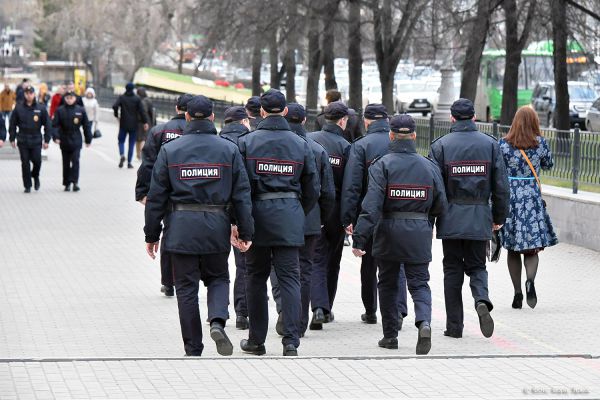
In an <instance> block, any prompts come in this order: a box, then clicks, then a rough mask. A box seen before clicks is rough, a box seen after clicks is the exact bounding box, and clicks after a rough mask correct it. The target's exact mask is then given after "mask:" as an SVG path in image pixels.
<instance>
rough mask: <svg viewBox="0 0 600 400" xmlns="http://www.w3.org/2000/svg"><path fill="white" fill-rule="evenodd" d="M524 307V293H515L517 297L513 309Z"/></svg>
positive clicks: (514, 298) (514, 299)
mask: <svg viewBox="0 0 600 400" xmlns="http://www.w3.org/2000/svg"><path fill="white" fill-rule="evenodd" d="M522 307H523V293H515V297H513V302H512V308H522Z"/></svg>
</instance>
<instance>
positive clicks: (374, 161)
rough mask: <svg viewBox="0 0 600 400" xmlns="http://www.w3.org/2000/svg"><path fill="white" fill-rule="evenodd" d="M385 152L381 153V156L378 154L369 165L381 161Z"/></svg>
mask: <svg viewBox="0 0 600 400" xmlns="http://www.w3.org/2000/svg"><path fill="white" fill-rule="evenodd" d="M384 155H385V154H383V155H381V156H377V157H375V158H374V159H373V160H371V163H370V164H369V167H370V166H371V165H373V164H375V163H376V162H377V161H379V160H380V159H381V157H383V156H384Z"/></svg>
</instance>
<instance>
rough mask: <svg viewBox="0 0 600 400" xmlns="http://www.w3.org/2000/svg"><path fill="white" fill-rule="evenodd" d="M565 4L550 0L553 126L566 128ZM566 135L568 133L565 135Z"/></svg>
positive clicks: (558, 0)
mask: <svg viewBox="0 0 600 400" xmlns="http://www.w3.org/2000/svg"><path fill="white" fill-rule="evenodd" d="M566 8H567V5H566V1H565V0H552V37H553V41H554V87H555V93H556V105H555V108H554V116H553V117H554V127H555V128H556V129H560V130H568V129H569V128H570V122H569V87H568V85H567V79H568V77H567V34H568V32H567V22H566V19H565V15H566V12H567V10H566ZM566 136H567V137H568V134H567V135H566Z"/></svg>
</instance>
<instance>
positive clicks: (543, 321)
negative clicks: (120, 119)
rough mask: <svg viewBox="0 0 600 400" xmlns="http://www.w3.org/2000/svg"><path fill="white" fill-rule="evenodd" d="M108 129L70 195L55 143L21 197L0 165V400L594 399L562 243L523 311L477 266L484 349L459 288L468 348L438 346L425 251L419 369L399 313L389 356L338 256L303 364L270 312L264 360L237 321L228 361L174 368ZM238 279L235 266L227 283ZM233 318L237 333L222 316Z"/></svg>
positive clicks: (439, 308)
mask: <svg viewBox="0 0 600 400" xmlns="http://www.w3.org/2000/svg"><path fill="white" fill-rule="evenodd" d="M111 118H112V117H111V116H110V114H109V113H106V112H104V113H103V114H102V121H101V122H103V123H101V126H100V127H101V129H102V131H103V134H104V136H103V137H102V138H100V139H98V140H95V141H94V143H93V145H92V147H91V148H89V149H85V148H84V149H83V150H82V156H81V160H82V162H81V178H80V186H81V192H79V193H73V192H70V193H65V192H63V186H62V185H61V180H62V179H61V159H60V151H59V149H58V146H57V145H55V144H52V145H51V147H50V149H49V150H48V152H47V154H48V160H47V161H45V162H44V163H43V165H42V172H41V183H42V187H41V190H40V191H39V192H33V193H31V194H24V193H23V188H22V183H21V176H20V163H19V161H18V160H17V159H7V158H2V159H0V178H1V179H0V201H1V204H2V212H1V222H0V226H1V228H0V243H1V244H2V250H1V251H0V399H2V400H4V399H13V398H22V399H29V398H60V399H62V398H230V397H245V398H301V397H327V398H346V397H351V398H364V397H367V396H368V397H372V398H402V397H413V398H434V397H435V398H445V399H447V398H475V399H482V398H526V399H533V398H543V399H563V398H582V399H583V398H600V317H599V312H598V304H600V253H596V252H593V251H590V250H586V249H584V248H580V247H576V246H571V245H567V244H560V245H558V246H556V247H553V248H549V249H547V250H546V251H544V252H543V253H541V255H540V268H539V273H538V279H537V280H536V287H537V292H538V299H539V300H538V305H537V307H536V309H535V310H531V309H529V308H528V307H527V306H526V305H525V306H524V308H523V309H522V310H513V309H512V308H511V302H512V296H513V289H512V284H511V282H510V277H509V274H508V269H507V267H506V259H505V254H503V257H502V259H501V260H500V262H498V263H497V264H493V263H492V264H489V265H488V271H489V282H490V297H491V299H492V301H493V302H494V306H495V308H494V310H493V312H492V315H493V317H494V320H495V323H496V329H495V332H494V336H493V337H492V338H491V339H485V338H484V337H483V336H482V335H481V333H480V331H479V325H478V321H477V315H476V313H475V311H474V309H473V304H472V298H471V295H470V290H469V286H468V279H467V281H466V284H465V286H464V292H463V296H464V301H465V305H466V307H465V308H466V309H465V329H464V337H463V339H452V338H447V337H444V336H443V331H444V327H445V311H444V295H443V274H442V263H441V260H442V250H441V242H440V241H437V240H436V241H434V248H433V257H434V261H433V262H432V263H431V265H430V271H431V288H432V293H433V321H432V328H433V337H432V349H431V352H430V354H429V355H428V356H419V357H416V356H415V355H414V354H415V344H416V339H417V329H416V328H415V327H414V318H413V315H414V313H413V312H412V310H410V307H411V306H412V303H410V301H409V303H410V304H409V310H410V311H409V316H408V317H407V318H406V319H405V323H404V328H403V330H402V331H401V332H400V334H399V349H398V350H385V349H380V348H378V347H377V341H378V340H379V339H380V338H381V337H382V330H381V324H380V323H379V324H377V325H366V324H363V323H361V322H360V314H361V313H362V312H364V310H363V309H362V303H361V300H360V261H359V259H357V258H355V257H354V256H352V254H351V252H350V249H349V248H348V247H346V248H345V250H344V256H343V265H342V268H341V273H340V283H339V290H338V297H337V298H336V304H335V306H334V313H335V322H333V323H331V324H326V325H325V326H324V330H323V331H307V334H306V337H305V338H304V339H302V341H301V346H300V348H299V349H298V351H299V354H300V357H298V358H297V359H283V357H281V351H282V347H281V342H280V338H279V337H278V336H277V334H276V333H275V329H274V327H275V318H276V313H275V308H274V304H271V311H272V313H271V325H270V334H269V336H268V338H267V342H266V348H267V355H266V356H265V357H260V358H259V357H256V356H248V355H245V354H244V353H242V352H241V350H240V348H239V341H240V340H241V339H242V338H246V337H247V331H238V330H236V329H235V327H234V325H235V324H234V323H232V324H231V326H230V327H229V328H228V330H227V332H228V335H229V337H230V338H231V340H232V342H233V344H234V353H233V356H232V357H229V358H226V357H221V356H219V355H218V354H217V352H216V349H215V346H214V343H213V342H212V340H211V339H210V338H209V337H208V336H206V338H205V345H206V347H205V350H204V354H203V356H202V358H184V357H182V356H183V354H184V350H183V344H182V341H181V336H180V331H179V321H178V316H177V302H176V299H175V298H166V297H164V296H162V295H161V293H160V292H159V289H160V268H159V262H158V260H155V261H153V260H151V259H150V258H149V257H148V256H147V254H146V253H145V249H144V234H143V231H142V227H143V207H142V206H141V205H140V204H138V203H136V202H135V201H134V185H135V179H136V172H137V166H138V165H139V163H136V164H135V165H136V169H133V170H128V169H126V168H125V169H119V168H117V163H118V154H117V140H116V129H117V127H116V125H115V124H114V120H113V119H111ZM234 268H235V266H234V263H233V256H232V257H231V258H230V272H231V275H232V276H234ZM231 289H233V285H231ZM205 293H206V292H205V291H204V290H203V289H201V316H202V317H203V319H205V318H206V315H207V314H206V307H205V305H204V304H203V303H204V300H205ZM229 311H230V316H231V317H232V318H233V320H230V322H234V318H235V313H234V310H233V304H231V305H230V308H229ZM205 326H206V327H207V328H208V325H205ZM205 332H206V333H207V332H208V329H206V331H205Z"/></svg>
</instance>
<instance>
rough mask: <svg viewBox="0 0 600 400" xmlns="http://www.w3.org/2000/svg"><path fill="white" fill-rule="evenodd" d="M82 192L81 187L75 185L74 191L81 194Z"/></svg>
mask: <svg viewBox="0 0 600 400" xmlns="http://www.w3.org/2000/svg"><path fill="white" fill-rule="evenodd" d="M80 190H81V188H80V187H79V186H77V184H76V183H74V184H73V191H74V192H79V191H80Z"/></svg>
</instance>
